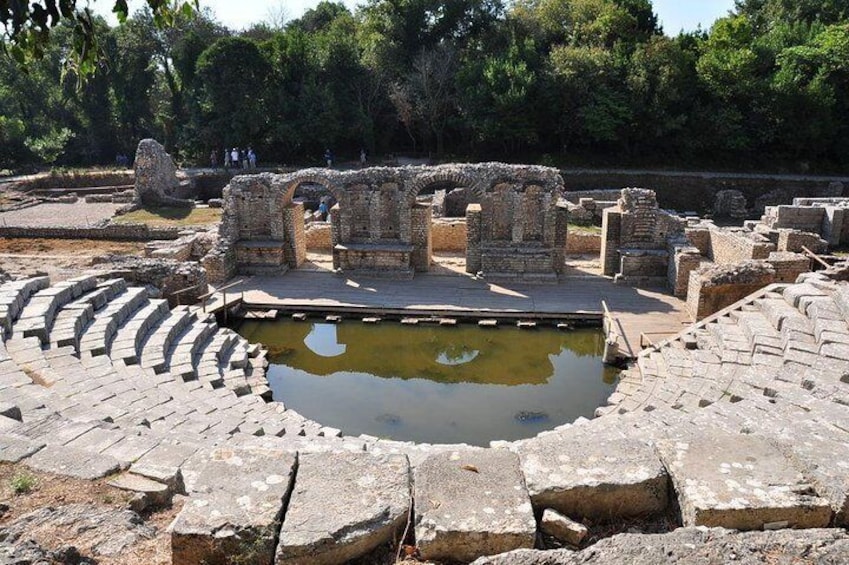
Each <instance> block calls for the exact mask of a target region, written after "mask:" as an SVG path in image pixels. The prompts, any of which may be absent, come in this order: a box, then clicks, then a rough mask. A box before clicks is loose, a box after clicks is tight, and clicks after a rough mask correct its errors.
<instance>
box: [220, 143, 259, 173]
mask: <svg viewBox="0 0 849 565" xmlns="http://www.w3.org/2000/svg"><path fill="white" fill-rule="evenodd" d="M209 165H210V166H211V167H212V168H213V169H216V168H218V152H217V151H216V150H214V149H213V150H212V152H211V153H210V154H209ZM231 167H232V168H234V169H256V152H254V150H253V148H252V147H250V146H248V148H247V149H241V150H240V149H239V148H238V147H234V148H233V149H227V148H226V147H225V148H224V168H225V169H229V168H231Z"/></svg>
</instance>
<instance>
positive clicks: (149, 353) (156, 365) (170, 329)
mask: <svg viewBox="0 0 849 565" xmlns="http://www.w3.org/2000/svg"><path fill="white" fill-rule="evenodd" d="M196 319H197V314H196V313H194V312H192V311H190V310H189V308H188V307H186V306H178V307H176V308H174V309H173V310H171V312H170V313H169V314H168V315H167V316H165V317H164V318H163V319H162V320H161V321H160V322H159V324H158V325H157V326H156V328H155V329H154V330H153V332H151V333H150V334H149V335H148V338H147V340H146V341H145V343H144V344H143V345H142V346H141V348H140V351H141V352H142V356H141V360H140V363H139V364H140V365H142V366H144V367H151V368H153V370H154V371H156V373H164V372H165V371H166V370H167V369H168V365H169V357H168V352H170V350H171V346H172V344H173V343H174V342H175V339H176V338H177V337H178V336H179V335H180V334H182V333H183V331H184V330H185V329H186V328H187V327H188V326H189V325H190V324H192V323H194V322H195V320H196Z"/></svg>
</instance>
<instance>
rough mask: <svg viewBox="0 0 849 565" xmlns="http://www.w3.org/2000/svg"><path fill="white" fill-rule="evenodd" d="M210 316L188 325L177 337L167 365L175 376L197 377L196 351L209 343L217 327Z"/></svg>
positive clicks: (184, 377)
mask: <svg viewBox="0 0 849 565" xmlns="http://www.w3.org/2000/svg"><path fill="white" fill-rule="evenodd" d="M210 317H211V316H209V317H206V319H204V320H200V321H197V322H195V323H194V324H192V325H190V326H188V328H187V329H186V331H184V332H183V333H182V334H181V335H180V336H178V337H177V339H176V341H175V345H174V346H173V347H172V348H171V351H170V352H169V354H168V359H169V360H168V365H169V367H170V370H171V373H172V374H174V376H175V377H179V378H182V379H183V380H194V379H197V371H196V365H197V362H198V353H199V352H200V351H202V349H203V346H204V345H206V344H208V343H209V341H210V340H211V338H212V336H213V334H214V333H215V332H216V330H217V329H218V324H217V323H216V322H215V319H214V317H212V320H210Z"/></svg>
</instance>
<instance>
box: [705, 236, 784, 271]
mask: <svg viewBox="0 0 849 565" xmlns="http://www.w3.org/2000/svg"><path fill="white" fill-rule="evenodd" d="M775 250H776V247H775V245H774V244H773V243H771V242H770V241H769V240H768V239H767V238H766V237H764V236H761V235H759V234H755V233H750V232H742V231H733V230H730V229H711V231H710V254H709V257H710V258H711V259H712V260H713V262H714V263H716V264H717V265H735V264H738V263H742V262H743V261H749V260H751V259H766V258H767V257H769V254H770V253H771V252H773V251H775Z"/></svg>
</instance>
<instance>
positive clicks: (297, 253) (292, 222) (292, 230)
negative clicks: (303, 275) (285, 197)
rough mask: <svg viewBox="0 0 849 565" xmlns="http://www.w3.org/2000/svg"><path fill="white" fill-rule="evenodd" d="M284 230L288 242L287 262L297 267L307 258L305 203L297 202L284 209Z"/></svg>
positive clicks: (292, 267) (290, 265)
mask: <svg viewBox="0 0 849 565" xmlns="http://www.w3.org/2000/svg"><path fill="white" fill-rule="evenodd" d="M283 232H284V233H285V237H284V241H285V242H286V250H285V253H286V263H287V264H288V265H289V268H291V269H297V268H298V267H300V266H301V264H302V263H303V262H304V261H306V259H307V246H306V244H305V243H304V239H305V236H304V205H303V204H300V203H295V204H292V205H290V206H286V207H285V208H284V209H283Z"/></svg>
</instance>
